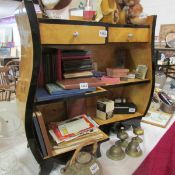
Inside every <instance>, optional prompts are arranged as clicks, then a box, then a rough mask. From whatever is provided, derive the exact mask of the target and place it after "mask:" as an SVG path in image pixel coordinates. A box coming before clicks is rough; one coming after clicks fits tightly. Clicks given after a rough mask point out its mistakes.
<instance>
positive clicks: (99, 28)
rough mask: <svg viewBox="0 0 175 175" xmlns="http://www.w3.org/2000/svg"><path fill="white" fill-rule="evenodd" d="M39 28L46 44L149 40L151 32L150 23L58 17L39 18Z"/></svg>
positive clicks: (43, 42)
mask: <svg viewBox="0 0 175 175" xmlns="http://www.w3.org/2000/svg"><path fill="white" fill-rule="evenodd" d="M39 28H40V36H41V44H44V45H56V44H73V45H74V44H105V43H106V42H149V34H150V26H149V25H128V24H126V25H120V24H106V23H97V22H86V21H71V20H57V19H39ZM63 36H64V37H63ZM106 38H107V39H106Z"/></svg>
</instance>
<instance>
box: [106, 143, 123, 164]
mask: <svg viewBox="0 0 175 175" xmlns="http://www.w3.org/2000/svg"><path fill="white" fill-rule="evenodd" d="M106 156H107V157H108V158H109V159H111V160H115V161H118V160H122V159H124V158H125V152H124V151H123V150H122V147H121V145H120V144H118V143H116V144H115V145H113V146H111V148H110V149H109V150H108V151H107V152H106Z"/></svg>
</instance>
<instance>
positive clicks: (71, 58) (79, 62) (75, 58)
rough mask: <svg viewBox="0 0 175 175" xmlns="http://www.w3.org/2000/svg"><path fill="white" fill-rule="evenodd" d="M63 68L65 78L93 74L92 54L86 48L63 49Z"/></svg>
mask: <svg viewBox="0 0 175 175" xmlns="http://www.w3.org/2000/svg"><path fill="white" fill-rule="evenodd" d="M62 69H63V70H62V71H63V77H64V78H65V79H67V78H79V77H91V76H93V73H92V69H93V67H92V60H91V54H90V53H89V52H88V51H85V50H64V51H62Z"/></svg>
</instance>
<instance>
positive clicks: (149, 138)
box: [0, 84, 175, 175]
mask: <svg viewBox="0 0 175 175" xmlns="http://www.w3.org/2000/svg"><path fill="white" fill-rule="evenodd" d="M165 89H166V90H168V89H169V86H168V85H167V84H166V85H165ZM171 95H172V96H175V92H174V91H172V92H171ZM9 110H10V111H9ZM0 117H1V118H4V119H5V120H6V119H8V123H7V122H4V121H1V120H0V175H4V174H5V169H7V170H9V172H8V173H9V175H10V173H12V174H13V175H24V174H25V175H37V174H38V172H39V165H38V163H37V162H36V161H35V159H34V157H33V155H32V153H31V151H30V149H29V148H27V140H26V137H25V132H24V127H23V124H22V122H21V121H20V119H19V116H18V108H17V105H16V102H15V100H14V101H11V102H0ZM174 121H175V116H174V117H173V118H172V120H171V121H170V123H169V124H168V126H167V127H166V128H160V127H156V126H152V125H149V124H145V123H142V127H143V129H144V132H145V134H144V136H143V143H142V145H141V149H142V150H143V155H142V156H141V157H139V158H131V157H129V156H127V155H126V157H125V159H123V160H121V161H112V160H109V159H108V158H107V157H106V151H107V150H108V149H109V148H110V147H111V146H112V145H113V144H114V143H115V141H116V140H117V138H116V135H114V134H111V136H110V140H109V141H107V142H105V143H103V144H102V145H101V153H102V157H101V158H99V161H100V163H101V164H102V167H103V173H104V175H117V174H120V175H131V174H132V173H133V172H134V171H135V170H136V169H137V167H138V166H139V165H140V164H141V163H142V161H143V160H144V159H145V157H146V156H147V155H148V154H149V152H150V151H151V150H152V149H153V148H154V147H155V145H156V144H157V143H158V141H159V140H160V139H161V137H162V136H163V135H164V134H165V133H166V131H167V130H168V128H169V127H170V126H171V125H172V124H173V123H174ZM4 131H6V132H4ZM128 133H129V136H130V138H131V137H132V136H133V133H132V130H129V131H128ZM2 135H3V136H2ZM4 135H5V136H4ZM10 170H11V171H10ZM59 170H60V167H56V169H55V170H53V171H52V172H51V173H50V175H59V174H60V171H59Z"/></svg>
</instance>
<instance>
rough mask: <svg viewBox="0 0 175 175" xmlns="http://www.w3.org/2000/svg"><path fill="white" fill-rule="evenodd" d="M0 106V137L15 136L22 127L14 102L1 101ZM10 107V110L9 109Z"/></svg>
mask: <svg viewBox="0 0 175 175" xmlns="http://www.w3.org/2000/svg"><path fill="white" fill-rule="evenodd" d="M1 104H2V105H1V107H0V139H1V138H9V137H13V136H17V135H18V134H19V133H20V132H21V131H22V129H23V127H22V126H23V125H22V122H21V119H20V118H19V116H18V115H19V114H18V112H17V110H16V104H12V103H1ZM9 109H10V110H9Z"/></svg>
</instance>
